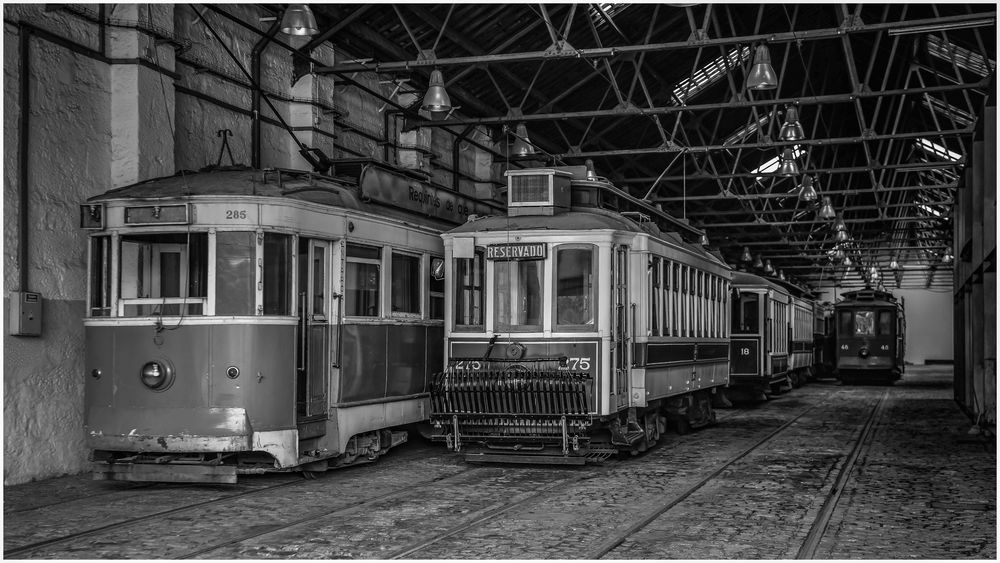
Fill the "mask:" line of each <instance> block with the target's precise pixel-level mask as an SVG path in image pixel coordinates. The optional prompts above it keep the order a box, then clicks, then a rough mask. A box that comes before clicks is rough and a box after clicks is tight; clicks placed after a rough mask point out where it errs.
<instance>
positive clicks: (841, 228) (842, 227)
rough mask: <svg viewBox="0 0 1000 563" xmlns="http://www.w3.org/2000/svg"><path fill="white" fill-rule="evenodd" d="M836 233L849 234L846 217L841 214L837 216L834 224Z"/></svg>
mask: <svg viewBox="0 0 1000 563" xmlns="http://www.w3.org/2000/svg"><path fill="white" fill-rule="evenodd" d="M833 230H834V232H838V233H840V232H847V223H845V222H844V217H843V215H841V214H839V213H838V214H837V220H836V221H834V222H833Z"/></svg>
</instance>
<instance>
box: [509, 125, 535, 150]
mask: <svg viewBox="0 0 1000 563" xmlns="http://www.w3.org/2000/svg"><path fill="white" fill-rule="evenodd" d="M514 133H515V136H514V146H513V147H511V149H510V152H511V153H513V154H514V155H516V156H530V155H533V154H535V147H534V146H532V144H531V140H530V139H529V138H528V127H527V126H526V125H525V124H523V123H518V124H517V128H516V129H515V131H514Z"/></svg>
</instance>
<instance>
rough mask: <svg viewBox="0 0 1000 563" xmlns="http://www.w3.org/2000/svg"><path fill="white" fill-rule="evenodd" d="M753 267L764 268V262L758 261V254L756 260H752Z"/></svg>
mask: <svg viewBox="0 0 1000 563" xmlns="http://www.w3.org/2000/svg"><path fill="white" fill-rule="evenodd" d="M753 267H754V268H758V269H760V268H763V267H764V261H763V260H761V259H760V254H758V255H757V258H756V259H755V260H754V262H753Z"/></svg>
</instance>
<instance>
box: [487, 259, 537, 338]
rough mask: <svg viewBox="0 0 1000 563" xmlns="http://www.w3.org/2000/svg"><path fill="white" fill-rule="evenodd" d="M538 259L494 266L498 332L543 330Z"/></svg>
mask: <svg viewBox="0 0 1000 563" xmlns="http://www.w3.org/2000/svg"><path fill="white" fill-rule="evenodd" d="M543 263H544V262H542V261H540V260H516V261H515V260H511V261H498V262H496V265H495V267H494V270H495V277H494V280H495V282H496V290H495V295H496V299H495V303H496V306H495V307H496V310H495V315H494V316H495V318H496V322H495V329H494V330H496V331H497V332H517V331H520V332H529V331H539V330H542V264H543Z"/></svg>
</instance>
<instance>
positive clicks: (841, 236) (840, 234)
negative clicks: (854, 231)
mask: <svg viewBox="0 0 1000 563" xmlns="http://www.w3.org/2000/svg"><path fill="white" fill-rule="evenodd" d="M849 238H851V235H849V234H847V230H846V229H845V230H843V231H834V233H833V240H835V241H837V242H847V239H849Z"/></svg>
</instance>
